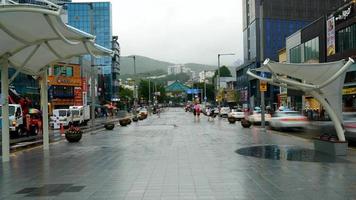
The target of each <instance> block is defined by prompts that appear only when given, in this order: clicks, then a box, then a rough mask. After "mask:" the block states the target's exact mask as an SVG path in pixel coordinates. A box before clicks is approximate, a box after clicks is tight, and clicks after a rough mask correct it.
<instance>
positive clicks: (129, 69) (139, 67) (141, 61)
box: [120, 56, 217, 75]
mask: <svg viewBox="0 0 356 200" xmlns="http://www.w3.org/2000/svg"><path fill="white" fill-rule="evenodd" d="M120 61H121V62H120V64H121V75H127V74H133V73H134V69H133V58H132V56H123V57H121V60H120ZM172 65H175V64H174V63H170V62H165V61H160V60H155V59H152V58H148V57H145V56H136V73H148V72H154V71H156V72H162V71H165V72H166V73H167V68H168V66H172ZM184 66H186V67H189V68H190V69H192V70H193V71H195V72H197V73H198V72H201V71H203V70H215V69H216V68H217V67H216V66H211V65H204V64H197V63H187V64H184Z"/></svg>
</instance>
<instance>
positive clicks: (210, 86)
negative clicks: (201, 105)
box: [193, 83, 215, 101]
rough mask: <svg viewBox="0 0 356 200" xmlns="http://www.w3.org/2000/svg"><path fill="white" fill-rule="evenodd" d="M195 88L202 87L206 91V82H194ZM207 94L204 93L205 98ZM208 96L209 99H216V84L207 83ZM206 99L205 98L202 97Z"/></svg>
mask: <svg viewBox="0 0 356 200" xmlns="http://www.w3.org/2000/svg"><path fill="white" fill-rule="evenodd" d="M193 88H197V89H202V91H204V83H194V84H193ZM204 96H205V94H204V93H203V98H204ZM206 97H207V101H215V93H214V85H213V84H208V83H207V84H206ZM202 101H204V99H202Z"/></svg>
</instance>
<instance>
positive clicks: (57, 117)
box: [49, 109, 73, 128]
mask: <svg viewBox="0 0 356 200" xmlns="http://www.w3.org/2000/svg"><path fill="white" fill-rule="evenodd" d="M56 121H58V122H59V123H60V124H62V125H63V126H64V127H68V126H70V125H71V124H73V122H72V115H71V112H70V110H69V109H54V110H53V115H52V116H51V121H50V123H49V125H50V126H51V127H52V128H54V123H55V122H56Z"/></svg>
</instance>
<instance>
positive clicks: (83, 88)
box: [82, 78, 88, 92]
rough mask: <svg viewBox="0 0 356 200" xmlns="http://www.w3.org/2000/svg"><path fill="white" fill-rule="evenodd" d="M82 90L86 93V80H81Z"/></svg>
mask: <svg viewBox="0 0 356 200" xmlns="http://www.w3.org/2000/svg"><path fill="white" fill-rule="evenodd" d="M82 90H83V92H87V91H88V85H87V79H86V78H82Z"/></svg>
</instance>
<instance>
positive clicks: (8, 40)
mask: <svg viewBox="0 0 356 200" xmlns="http://www.w3.org/2000/svg"><path fill="white" fill-rule="evenodd" d="M60 12H61V8H60V7H58V8H57V9H56V8H50V9H49V8H44V7H41V6H36V5H3V6H1V7H0V27H1V29H0V58H4V57H6V58H7V59H8V60H9V63H10V66H11V67H14V68H15V69H17V70H19V71H21V72H23V73H26V74H30V75H37V74H38V73H39V72H40V71H41V70H42V69H44V67H46V66H47V65H48V64H50V63H53V62H57V61H61V60H65V59H69V58H71V57H74V56H80V55H85V54H92V55H96V56H105V55H106V56H110V55H111V54H112V51H111V50H110V49H106V48H104V47H101V46H99V45H97V44H95V36H93V35H90V34H88V33H85V32H83V31H80V30H78V29H76V28H73V27H71V26H68V25H66V24H64V23H63V21H62V19H61V17H60Z"/></svg>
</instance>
